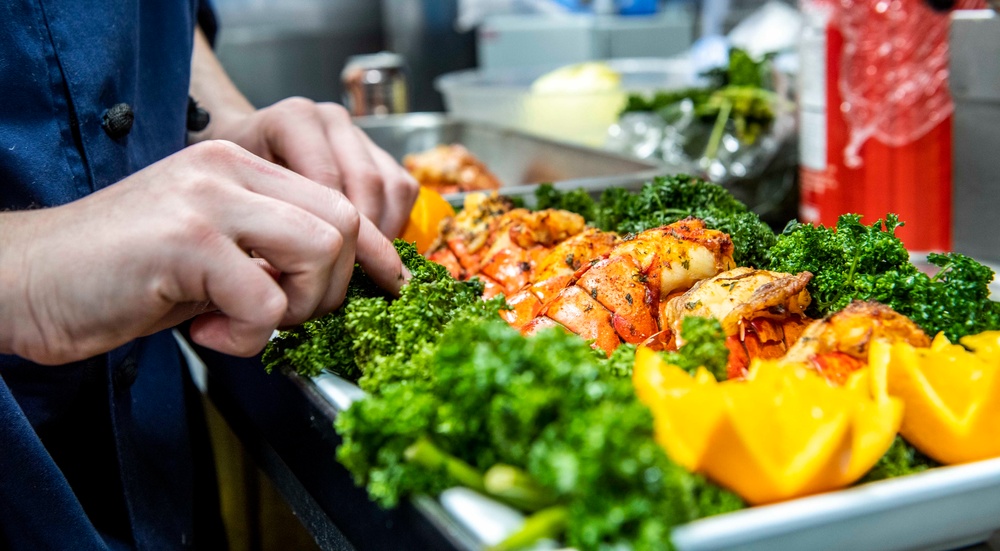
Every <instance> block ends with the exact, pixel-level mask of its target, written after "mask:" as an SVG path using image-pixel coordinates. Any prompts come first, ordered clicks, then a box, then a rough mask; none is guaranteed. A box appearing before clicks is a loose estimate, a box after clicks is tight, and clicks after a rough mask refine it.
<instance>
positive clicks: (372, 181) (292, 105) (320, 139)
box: [206, 98, 419, 237]
mask: <svg viewBox="0 0 1000 551" xmlns="http://www.w3.org/2000/svg"><path fill="white" fill-rule="evenodd" d="M212 116H213V119H212V122H211V123H210V125H209V126H210V127H213V126H214V128H210V129H209V130H207V131H206V132H209V135H211V136H212V137H214V138H221V139H226V140H229V141H232V142H234V143H236V144H238V145H241V146H243V147H244V148H245V149H247V150H248V151H250V152H251V153H254V154H256V155H259V156H260V157H262V158H264V159H267V160H269V161H272V162H275V163H277V164H280V165H282V166H286V167H288V168H290V169H292V170H294V171H295V172H298V173H299V174H301V175H303V176H305V177H306V178H309V179H311V180H313V181H315V182H319V183H320V184H323V185H325V186H327V187H330V188H332V189H335V190H337V191H340V192H343V193H344V195H346V196H347V198H348V199H350V200H351V202H352V203H354V206H355V207H357V209H358V210H359V211H360V212H361V213H362V214H363V215H365V216H367V217H368V218H369V219H370V220H372V221H373V222H375V224H376V225H377V226H378V228H379V229H380V230H381V231H382V233H384V234H385V235H387V236H389V237H397V236H398V235H399V233H400V232H401V231H402V229H403V226H404V225H405V224H406V221H407V219H408V218H409V215H410V209H411V208H413V202H414V201H415V200H416V197H417V192H418V190H419V186H418V184H417V182H416V180H414V179H413V177H411V176H410V174H409V173H408V172H406V170H405V169H404V168H403V167H401V166H400V165H399V164H398V163H397V162H396V161H395V160H394V159H393V158H392V157H391V156H390V155H389V154H388V153H386V152H385V151H384V150H383V149H381V148H380V147H378V146H377V145H375V144H374V143H373V142H372V141H371V139H370V138H369V137H368V135H367V134H365V133H364V131H362V130H361V129H360V128H358V127H357V126H355V125H354V123H353V122H352V120H351V116H350V114H348V112H347V110H346V109H344V108H343V107H342V106H340V105H337V104H335V103H316V102H313V101H311V100H308V99H305V98H289V99H286V100H284V101H281V102H278V103H276V104H274V105H272V106H270V107H265V108H263V109H259V110H255V111H249V112H247V111H243V112H239V111H237V110H224V111H222V112H219V113H213V114H212Z"/></svg>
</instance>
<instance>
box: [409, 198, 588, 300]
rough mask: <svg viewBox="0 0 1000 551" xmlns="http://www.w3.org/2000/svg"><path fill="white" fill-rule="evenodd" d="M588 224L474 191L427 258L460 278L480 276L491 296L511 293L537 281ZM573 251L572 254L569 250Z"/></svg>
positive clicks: (557, 212)
mask: <svg viewBox="0 0 1000 551" xmlns="http://www.w3.org/2000/svg"><path fill="white" fill-rule="evenodd" d="M584 228H585V222H584V219H583V217H582V216H580V215H578V214H574V213H571V212H568V211H563V210H552V209H548V210H541V211H537V212H531V211H529V210H527V209H520V208H513V206H512V204H511V203H510V201H509V200H508V199H506V198H501V197H499V196H498V195H496V194H493V195H484V194H472V195H469V196H468V197H466V199H465V208H464V209H463V210H462V212H460V213H458V215H456V216H455V217H454V218H452V219H451V220H449V221H447V222H445V224H444V228H442V232H441V238H440V240H439V241H438V242H437V243H435V244H434V245H433V246H432V247H431V250H430V252H429V253H428V258H429V259H431V260H433V261H435V262H438V263H440V264H443V265H444V266H445V267H447V268H448V271H449V272H451V275H452V276H454V277H455V278H456V279H462V280H464V279H469V278H471V277H473V276H477V277H479V278H480V279H482V280H483V282H484V283H486V292H485V296H486V297H487V298H489V297H492V296H494V295H496V294H497V293H506V294H508V295H510V294H512V293H514V292H516V291H517V290H518V289H520V288H522V287H524V286H525V285H526V284H528V283H529V282H532V281H535V278H533V274H534V272H535V270H536V266H538V265H539V263H540V262H541V261H542V260H543V259H544V258H545V257H546V256H547V255H548V254H549V252H550V250H551V249H552V247H554V246H556V245H557V244H558V243H561V242H563V241H565V240H567V239H568V238H570V237H572V236H574V235H577V234H579V233H580V232H582V231H583V230H584ZM567 254H570V253H567Z"/></svg>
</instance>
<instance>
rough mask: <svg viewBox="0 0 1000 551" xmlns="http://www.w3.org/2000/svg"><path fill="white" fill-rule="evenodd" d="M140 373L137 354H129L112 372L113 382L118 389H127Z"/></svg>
mask: <svg viewBox="0 0 1000 551" xmlns="http://www.w3.org/2000/svg"><path fill="white" fill-rule="evenodd" d="M138 375H139V364H138V362H137V361H136V359H135V356H132V355H129V356H128V357H126V358H125V359H124V360H122V363H121V364H120V365H119V366H118V367H116V368H115V370H114V372H112V373H111V379H112V382H113V383H114V385H115V388H116V389H117V390H126V389H128V388H129V387H131V386H132V384H133V383H135V379H136V377H137V376H138Z"/></svg>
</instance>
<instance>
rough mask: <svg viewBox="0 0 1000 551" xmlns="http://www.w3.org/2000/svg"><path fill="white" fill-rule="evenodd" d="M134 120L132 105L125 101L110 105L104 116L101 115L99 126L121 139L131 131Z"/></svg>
mask: <svg viewBox="0 0 1000 551" xmlns="http://www.w3.org/2000/svg"><path fill="white" fill-rule="evenodd" d="M134 122H135V113H134V112H133V111H132V106H131V105H129V104H127V103H116V104H115V105H112V106H111V107H110V108H109V109H108V110H107V111H105V112H104V116H103V117H101V127H102V128H104V131H105V132H107V133H108V136H111V137H112V138H114V139H116V140H117V139H121V138H124V137H125V136H127V135H128V133H129V132H131V131H132V123H134Z"/></svg>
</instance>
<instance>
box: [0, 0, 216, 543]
mask: <svg viewBox="0 0 1000 551" xmlns="http://www.w3.org/2000/svg"><path fill="white" fill-rule="evenodd" d="M203 1H204V0H203ZM199 8H201V11H199ZM199 14H200V15H201V16H203V19H202V24H203V27H210V28H209V29H208V30H209V31H211V30H212V29H211V27H212V24H211V18H210V12H207V8H205V7H204V6H199V1H198V0H6V1H4V2H2V3H0V208H3V209H8V210H9V209H26V208H36V207H45V206H54V205H60V204H64V203H68V202H70V201H73V200H75V199H78V198H80V197H83V196H85V195H87V194H89V193H92V192H94V191H96V190H98V189H100V188H103V187H106V186H108V185H111V184H113V183H114V182H117V181H119V180H121V179H122V178H124V177H126V176H128V175H130V174H132V173H134V172H136V171H137V170H139V169H141V168H143V167H145V166H147V165H149V164H151V163H153V162H156V161H157V160H159V159H162V158H163V157H166V156H168V155H170V154H171V153H174V152H176V151H177V150H179V149H181V148H182V147H184V145H185V139H186V117H187V107H188V85H189V81H190V63H191V51H192V44H193V32H194V28H195V25H196V24H197V21H198V19H199ZM115 106H118V107H117V108H116V109H117V113H118V114H122V113H125V114H128V115H131V116H133V117H134V119H133V123H132V124H131V126H130V127H129V126H128V125H127V124H125V125H124V126H123V125H121V124H119V125H117V126H115V125H114V124H109V123H108V122H106V120H105V119H106V113H107V111H108V110H109V109H110V108H112V107H115ZM119 122H120V121H119ZM0 231H2V228H0ZM150 246H151V247H152V246H156V245H155V244H152V243H151V244H150ZM0 376H2V380H0V548H7V547H10V548H16V549H104V548H112V549H118V548H122V549H130V548H140V549H178V548H186V547H192V546H195V545H197V546H200V547H211V546H215V545H217V544H219V541H218V540H206V539H205V537H206V536H205V535H204V534H202V533H200V528H199V527H200V526H201V524H199V523H198V522H196V517H198V520H204V517H202V516H201V515H199V514H198V512H197V511H196V508H197V507H199V506H201V505H202V504H203V503H205V501H203V500H202V499H201V498H200V497H199V496H198V495H197V492H199V491H200V490H202V489H208V488H207V486H210V484H211V479H204V480H203V479H201V478H200V477H201V475H202V473H201V471H199V470H198V469H195V468H193V465H195V464H196V461H195V460H196V457H195V456H196V455H198V451H199V449H200V447H199V445H198V443H199V442H202V441H201V440H199V439H198V438H194V437H192V434H195V435H197V434H198V430H199V427H201V425H200V424H198V419H197V416H196V415H193V414H192V411H193V410H192V408H191V406H192V404H196V395H195V393H194V392H193V388H192V386H191V383H190V378H189V377H188V375H187V373H186V369H185V367H184V365H183V360H182V359H181V357H180V355H179V353H178V350H177V347H176V344H175V343H174V342H173V339H172V337H171V335H170V334H169V333H160V334H157V335H153V336H151V337H148V338H144V339H140V340H138V341H135V342H132V343H130V344H128V345H126V346H123V347H121V348H119V349H116V350H114V351H112V352H110V353H108V354H105V355H102V356H99V357H96V358H92V359H90V360H87V361H82V362H77V363H73V364H70V365H64V366H57V367H51V366H37V365H33V364H31V363H29V362H27V361H25V360H23V359H21V358H17V357H13V356H0ZM195 409H197V408H195ZM209 514H210V513H209ZM215 514H216V515H217V512H216V513H215ZM216 518H217V517H216Z"/></svg>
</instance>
